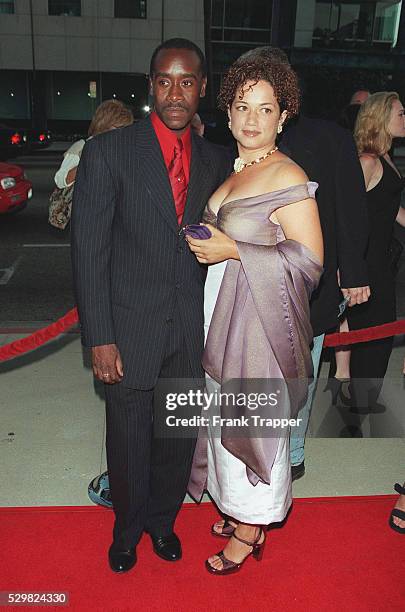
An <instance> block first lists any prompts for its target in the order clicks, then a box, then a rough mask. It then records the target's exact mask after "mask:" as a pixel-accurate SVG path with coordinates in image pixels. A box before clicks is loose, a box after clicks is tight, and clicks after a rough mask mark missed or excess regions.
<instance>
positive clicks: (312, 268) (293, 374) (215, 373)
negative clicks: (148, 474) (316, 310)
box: [189, 183, 322, 499]
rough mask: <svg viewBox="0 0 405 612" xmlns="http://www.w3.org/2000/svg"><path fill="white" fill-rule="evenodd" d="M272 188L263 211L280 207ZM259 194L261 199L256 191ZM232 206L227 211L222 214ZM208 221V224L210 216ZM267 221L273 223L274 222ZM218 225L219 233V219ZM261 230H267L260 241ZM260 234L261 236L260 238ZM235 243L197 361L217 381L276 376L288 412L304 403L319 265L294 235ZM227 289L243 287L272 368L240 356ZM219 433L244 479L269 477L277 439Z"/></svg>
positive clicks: (296, 194)
mask: <svg viewBox="0 0 405 612" xmlns="http://www.w3.org/2000/svg"><path fill="white" fill-rule="evenodd" d="M316 186H317V185H316V183H315V184H314V183H308V184H307V185H299V186H295V187H291V188H289V190H282V191H283V192H288V193H287V194H286V193H283V194H281V199H282V201H283V204H281V205H285V204H288V203H291V202H293V201H299V200H302V199H305V198H308V197H313V194H314V191H315V189H316ZM279 193H281V192H274V194H275V197H273V198H272V206H271V207H270V210H267V211H266V214H267V213H268V212H270V213H271V212H272V211H273V210H276V208H277V207H279V206H280V203H279V202H278V201H277V196H278V195H279ZM265 195H266V194H265ZM271 195H272V194H267V196H271ZM261 198H262V200H261V203H263V196H261ZM250 200H252V198H250ZM259 203H260V201H259ZM249 204H250V205H251V207H250V209H248V213H249V212H250V213H251V216H252V215H255V216H256V217H258V211H259V208H256V209H255V208H254V206H253V205H252V202H249ZM253 204H255V202H253ZM232 212H234V211H232ZM232 212H231V211H229V216H231V214H232ZM233 216H234V215H233ZM245 216H246V215H245ZM219 219H220V217H219V214H218V220H219ZM258 221H259V219H258ZM209 222H211V223H212V219H210V220H209ZM218 225H219V223H218ZM248 225H249V219H248V220H247V221H245V226H244V227H245V231H246V227H247V226H248ZM271 225H273V227H274V224H271ZM223 227H224V231H226V223H225V222H224V224H223ZM220 229H222V228H220ZM252 229H253V228H252ZM260 230H261V231H262V224H261V226H260ZM277 231H278V230H277ZM237 233H238V232H237V231H236V230H235V231H234V232H233V235H232V237H233V238H235V239H236V240H237V236H236V235H235V234H237ZM256 236H257V234H256ZM268 236H269V233H268V229H267V240H268ZM260 240H261V242H263V239H262V238H261V239H260ZM237 245H238V250H239V255H240V262H239V261H235V260H230V261H228V264H227V267H226V271H225V275H224V279H223V282H222V285H221V289H220V292H219V294H218V297H217V302H216V306H215V311H214V314H213V317H212V320H211V324H210V328H209V333H208V337H207V342H206V347H205V351H204V357H203V367H204V369H205V371H206V372H207V373H208V374H209V376H211V377H212V378H213V379H214V380H216V381H217V382H219V383H221V384H226V382H227V381H229V380H231V379H232V380H234V379H241V380H242V381H243V380H244V379H254V378H262V377H263V378H266V377H269V376H272V375H273V376H279V377H280V376H281V377H282V378H283V379H284V380H285V383H286V387H287V389H288V400H289V402H288V404H289V405H288V406H284V407H283V409H284V414H283V416H285V414H286V411H288V413H289V416H291V417H294V416H295V415H296V414H297V412H298V411H299V409H300V408H301V406H302V405H303V403H304V402H305V399H306V395H307V389H308V378H309V377H310V376H311V375H312V360H311V352H310V344H311V341H312V329H311V325H310V322H309V298H310V296H311V293H312V291H313V290H314V289H315V288H316V286H317V284H318V282H319V278H320V276H321V274H322V267H321V265H320V264H319V262H318V261H316V258H315V256H314V255H313V253H311V251H310V250H309V249H308V248H306V247H305V246H304V245H302V244H300V243H298V242H296V241H294V240H285V239H284V240H281V241H280V242H278V243H276V244H253V243H252V242H244V241H242V240H237ZM235 287H236V288H241V290H242V291H243V288H245V291H248V292H249V294H250V296H251V298H252V300H250V304H251V306H250V307H251V308H252V309H253V311H254V314H255V317H254V318H255V320H258V321H260V323H259V325H260V326H261V328H260V333H261V334H262V335H263V338H264V342H266V341H267V343H268V345H269V346H270V347H271V351H272V354H273V356H274V359H273V362H274V366H273V370H272V369H271V368H270V370H269V366H268V363H267V365H266V369H265V370H261V366H260V360H258V359H257V358H255V356H253V358H252V359H249V358H243V347H244V343H243V338H240V325H239V317H240V311H238V304H237V300H236V299H235V294H236V293H237V291H236V290H235ZM250 296H249V297H250ZM244 307H245V306H244ZM256 315H257V317H256ZM256 325H257V323H256ZM246 330H247V331H249V327H247V328H246V327H245V333H246ZM237 346H240V350H239V351H235V347H237ZM263 346H265V345H263ZM221 415H222V416H224V417H225V418H226V417H227V416H230V415H229V414H227V413H226V408H224V407H223V406H221ZM221 434H222V435H221V441H222V444H223V446H224V447H225V448H226V449H227V450H228V451H229V452H230V453H232V454H233V455H234V456H235V457H237V458H238V459H240V460H241V461H243V462H244V463H245V464H246V470H247V476H248V478H249V481H250V482H251V483H252V484H253V485H255V484H257V482H259V481H262V482H264V483H270V479H271V469H272V465H273V463H274V459H275V455H276V452H277V447H278V438H274V437H261V438H253V437H242V436H238V437H235V436H232V431H231V430H229V429H227V428H225V429H223V430H222V432H221ZM205 435H206V433H205V432H203V431H201V435H200V436H199V440H198V442H197V448H196V453H195V456H194V464H193V469H192V474H191V479H190V483H189V492H190V494H191V495H192V496H193V497H194V498H195V499H200V497H201V494H202V492H203V489H204V487H205V483H206V461H207V459H206V452H207V448H206V446H207V440H206V438H205V439H204V436H205Z"/></svg>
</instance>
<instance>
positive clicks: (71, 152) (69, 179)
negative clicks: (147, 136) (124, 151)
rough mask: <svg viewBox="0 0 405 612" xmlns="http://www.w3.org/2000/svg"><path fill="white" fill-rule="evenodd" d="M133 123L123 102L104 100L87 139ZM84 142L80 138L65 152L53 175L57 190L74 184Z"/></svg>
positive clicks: (131, 115) (130, 113) (130, 114)
mask: <svg viewBox="0 0 405 612" xmlns="http://www.w3.org/2000/svg"><path fill="white" fill-rule="evenodd" d="M133 122H134V116H133V114H132V111H131V110H130V109H129V108H128V107H127V106H126V105H125V104H124V103H123V102H121V101H120V100H105V102H103V103H102V104H100V106H99V107H98V108H97V109H96V112H95V113H94V116H93V119H92V120H91V123H90V126H89V129H88V135H89V138H92V137H93V136H96V135H97V134H102V133H103V132H108V130H113V129H115V128H119V127H125V126H127V125H131V124H132V123H133ZM85 142H86V141H85V140H84V139H83V138H82V139H81V140H78V141H77V142H74V143H73V144H72V146H71V147H70V148H69V149H68V150H67V151H66V152H65V154H64V156H63V162H62V165H61V167H60V168H59V170H58V171H57V173H56V174H55V183H56V186H57V187H59V189H64V188H65V187H70V186H71V185H73V183H74V182H75V179H76V171H77V167H78V165H79V162H80V155H81V153H82V150H83V147H84V145H85Z"/></svg>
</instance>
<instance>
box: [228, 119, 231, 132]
mask: <svg viewBox="0 0 405 612" xmlns="http://www.w3.org/2000/svg"><path fill="white" fill-rule="evenodd" d="M228 127H229V129H230V130H231V129H232V123H231V120H230V119H229V121H228Z"/></svg>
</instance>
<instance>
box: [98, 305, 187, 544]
mask: <svg viewBox="0 0 405 612" xmlns="http://www.w3.org/2000/svg"><path fill="white" fill-rule="evenodd" d="M124 367H125V364H124ZM192 376H193V375H192V369H191V365H190V361H189V357H188V353H187V348H186V345H185V340H184V333H183V330H182V326H181V321H180V320H179V315H178V314H175V315H174V317H173V320H172V321H171V322H169V323H168V324H167V335H166V343H165V351H164V355H163V359H162V364H161V370H160V378H165V379H167V378H189V379H191V378H192ZM191 386H192V385H191ZM105 394H106V414H107V436H106V446H107V463H108V473H109V479H110V489H111V498H112V502H113V507H114V512H115V524H114V530H113V540H114V543H115V544H116V545H117V546H118V547H122V548H126V549H130V548H133V547H134V546H136V544H137V542H138V541H139V539H140V537H141V535H142V532H143V531H148V532H149V533H150V534H151V535H154V536H166V535H169V534H170V533H172V531H173V526H174V521H175V519H176V516H177V513H178V512H179V510H180V507H181V504H182V502H183V499H184V496H185V493H186V488H187V484H188V479H189V475H190V470H191V462H192V457H193V452H194V447H195V438H179V437H177V438H167V437H166V438H157V437H154V435H153V419H154V411H156V410H165V406H163V405H161V404H160V405H154V404H156V402H154V390H153V389H150V390H139V389H130V388H128V387H124V386H122V384H121V383H117V384H114V385H105Z"/></svg>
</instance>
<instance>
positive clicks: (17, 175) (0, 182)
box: [0, 162, 32, 214]
mask: <svg viewBox="0 0 405 612" xmlns="http://www.w3.org/2000/svg"><path fill="white" fill-rule="evenodd" d="M31 198H32V183H31V181H29V180H28V179H27V177H26V176H25V173H24V170H23V169H22V168H20V166H15V165H14V164H6V163H3V162H0V214H1V213H8V212H17V211H19V210H22V209H23V208H25V205H26V203H27V201H28V200H30V199H31Z"/></svg>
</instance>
